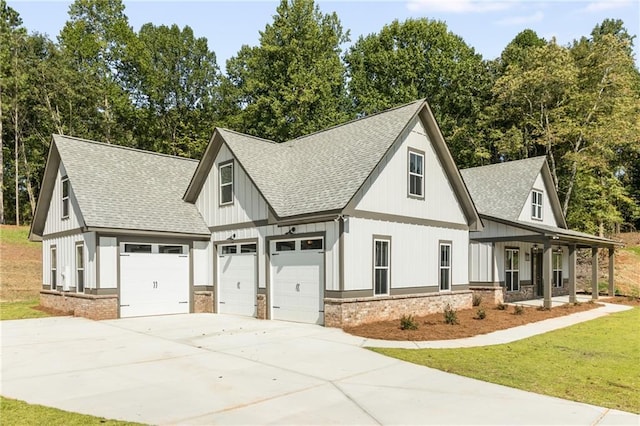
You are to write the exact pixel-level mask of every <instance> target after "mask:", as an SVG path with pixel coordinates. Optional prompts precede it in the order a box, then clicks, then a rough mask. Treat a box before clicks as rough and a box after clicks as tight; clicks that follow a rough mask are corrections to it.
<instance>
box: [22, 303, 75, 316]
mask: <svg viewBox="0 0 640 426" xmlns="http://www.w3.org/2000/svg"><path fill="white" fill-rule="evenodd" d="M31 309H35V310H36V311H40V312H44V313H45V314H49V315H51V316H52V317H67V316H70V315H73V312H62V311H58V310H56V309H51V308H47V307H45V306H41V305H38V306H34V307H33V308H31Z"/></svg>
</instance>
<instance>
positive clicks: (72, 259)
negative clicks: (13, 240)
mask: <svg viewBox="0 0 640 426" xmlns="http://www.w3.org/2000/svg"><path fill="white" fill-rule="evenodd" d="M78 243H82V245H83V253H84V286H85V288H96V234H95V232H85V233H83V234H74V235H65V236H62V237H57V238H46V237H45V239H43V241H42V283H43V284H44V285H51V247H52V246H55V247H56V258H57V286H58V289H61V288H62V287H63V285H64V283H65V280H66V281H67V283H68V285H69V286H70V287H76V285H77V278H76V245H77V244H78Z"/></svg>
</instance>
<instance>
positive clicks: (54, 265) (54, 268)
mask: <svg viewBox="0 0 640 426" xmlns="http://www.w3.org/2000/svg"><path fill="white" fill-rule="evenodd" d="M50 257H51V259H50V260H51V268H50V269H51V290H55V289H56V287H57V285H58V258H57V255H56V248H55V247H51V256H50Z"/></svg>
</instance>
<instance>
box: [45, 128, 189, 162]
mask: <svg viewBox="0 0 640 426" xmlns="http://www.w3.org/2000/svg"><path fill="white" fill-rule="evenodd" d="M53 137H54V138H55V137H61V138H65V139H73V140H75V141H77V142H83V143H91V144H95V145H102V146H105V147H111V148H120V149H124V150H128V151H134V152H139V153H142V154H150V155H157V156H160V157H167V158H171V159H175V160H186V161H195V162H199V161H200V160H196V159H195V158H188V157H180V156H177V155H171V154H163V153H161V152H156V151H148V150H145V149H140V148H132V147H129V146H124V145H118V144H113V143H106V142H100V141H94V140H91V139H84V138H79V137H77V136H68V135H61V134H59V133H54V134H53Z"/></svg>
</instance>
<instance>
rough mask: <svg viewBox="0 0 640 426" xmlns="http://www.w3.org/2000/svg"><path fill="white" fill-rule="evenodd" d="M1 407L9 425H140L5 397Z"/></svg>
mask: <svg viewBox="0 0 640 426" xmlns="http://www.w3.org/2000/svg"><path fill="white" fill-rule="evenodd" d="M0 405H1V406H2V423H3V424H7V425H43V424H50V425H66V426H85V425H87V426H92V425H95V426H99V425H106V426H126V425H132V426H133V425H137V424H139V423H131V422H122V421H118V420H107V419H105V418H102V417H94V416H88V415H86V414H77V413H71V412H69V411H63V410H58V409H57V408H50V407H45V406H43V405H37V404H28V403H26V402H24V401H18V400H16V399H11V398H5V397H3V396H0Z"/></svg>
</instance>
